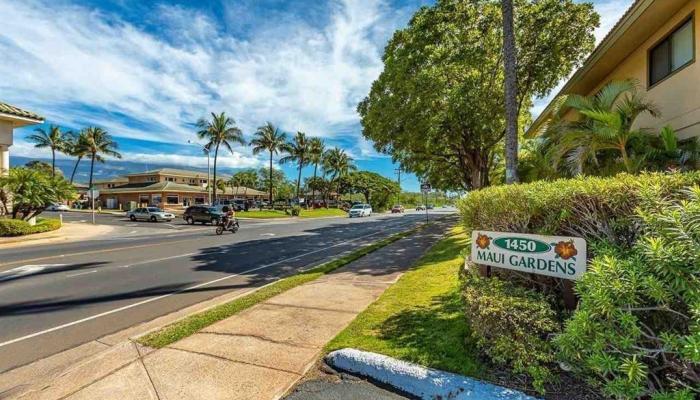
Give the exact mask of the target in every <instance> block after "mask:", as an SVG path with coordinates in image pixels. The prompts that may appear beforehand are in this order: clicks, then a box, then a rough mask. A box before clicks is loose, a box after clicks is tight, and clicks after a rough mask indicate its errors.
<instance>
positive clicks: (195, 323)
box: [136, 225, 422, 348]
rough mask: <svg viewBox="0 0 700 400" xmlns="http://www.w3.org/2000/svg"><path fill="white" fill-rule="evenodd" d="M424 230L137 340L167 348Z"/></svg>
mask: <svg viewBox="0 0 700 400" xmlns="http://www.w3.org/2000/svg"><path fill="white" fill-rule="evenodd" d="M421 228H422V225H421V226H418V227H414V228H411V229H409V230H406V231H403V232H399V233H396V234H393V235H391V236H389V237H387V238H385V239H382V240H379V241H376V242H374V243H372V244H369V245H367V246H364V247H362V248H360V249H357V250H354V251H353V252H351V253H349V254H347V255H345V256H343V257H340V258H336V259H334V260H332V261H328V262H325V263H323V264H321V265H319V266H317V267H314V268H312V269H309V270H308V271H304V272H301V273H299V274H296V275H292V276H290V277H287V278H283V279H280V280H278V281H276V282H274V283H272V284H269V285H266V286H263V287H261V288H259V289H257V290H255V291H254V292H251V293H248V294H246V295H244V296H242V297H239V298H236V299H234V300H232V301H230V302H227V303H224V304H220V305H218V306H215V307H213V308H211V309H209V310H206V311H202V312H200V313H197V314H193V315H190V316H188V317H185V318H184V319H182V320H179V321H177V322H175V323H172V324H170V325H166V326H165V327H163V328H161V329H159V330H157V331H155V332H151V333H148V334H146V335H144V336H142V337H139V338H137V339H136V341H137V342H138V343H140V344H142V345H144V346H149V347H153V348H162V347H165V346H167V345H169V344H172V343H175V342H177V341H178V340H181V339H184V338H186V337H188V336H190V335H193V334H194V333H197V332H198V331H200V330H201V329H204V328H206V327H207V326H210V325H212V324H214V323H216V322H218V321H221V320H224V319H226V318H229V317H231V316H233V315H235V314H237V313H239V312H241V311H243V310H245V309H247V308H250V307H252V306H254V305H256V304H258V303H261V302H263V301H265V300H268V299H270V298H272V297H274V296H277V295H278V294H281V293H283V292H286V291H287V290H290V289H292V288H295V287H297V286H299V285H303V284H304V283H308V282H311V281H313V280H315V279H318V278H320V277H321V276H323V275H325V274H327V273H329V272H331V271H334V270H336V269H338V268H340V267H342V266H345V265H347V264H349V263H351V262H353V261H355V260H357V259H359V258H361V257H363V256H365V255H367V254H369V253H371V252H373V251H376V250H378V249H380V248H382V247H385V246H387V245H389V244H391V243H393V242H395V241H397V240H399V239H402V238H404V237H406V236H409V235H411V234H413V233H415V232H417V231H418V230H419V229H421Z"/></svg>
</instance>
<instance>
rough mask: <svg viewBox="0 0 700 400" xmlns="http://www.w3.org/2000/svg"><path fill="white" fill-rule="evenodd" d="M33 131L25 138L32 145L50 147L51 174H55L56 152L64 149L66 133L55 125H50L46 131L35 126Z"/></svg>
mask: <svg viewBox="0 0 700 400" xmlns="http://www.w3.org/2000/svg"><path fill="white" fill-rule="evenodd" d="M34 132H35V133H33V134H31V135H29V136H28V137H27V139H28V140H29V141H31V142H34V147H37V148H49V149H51V174H52V175H56V152H57V151H58V152H63V151H64V150H65V148H66V139H67V138H66V134H64V133H63V132H62V131H61V128H60V127H59V126H56V125H50V126H49V130H48V132H47V131H46V130H45V129H44V128H37V129H35V130H34Z"/></svg>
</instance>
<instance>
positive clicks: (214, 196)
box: [209, 142, 219, 202]
mask: <svg viewBox="0 0 700 400" xmlns="http://www.w3.org/2000/svg"><path fill="white" fill-rule="evenodd" d="M218 156H219V143H218V142H217V143H216V149H215V150H214V185H213V190H214V194H213V196H212V199H213V201H214V202H216V159H217V157H218ZM209 185H211V182H209Z"/></svg>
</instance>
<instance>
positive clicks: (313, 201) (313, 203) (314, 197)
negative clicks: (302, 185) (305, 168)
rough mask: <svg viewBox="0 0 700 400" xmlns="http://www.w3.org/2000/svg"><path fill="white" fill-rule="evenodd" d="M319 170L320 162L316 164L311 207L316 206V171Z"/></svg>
mask: <svg viewBox="0 0 700 400" xmlns="http://www.w3.org/2000/svg"><path fill="white" fill-rule="evenodd" d="M317 170H318V163H315V164H314V180H313V182H314V185H313V188H312V189H311V208H313V207H315V206H316V171H317Z"/></svg>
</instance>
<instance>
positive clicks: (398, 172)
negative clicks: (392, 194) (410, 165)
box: [394, 165, 403, 204]
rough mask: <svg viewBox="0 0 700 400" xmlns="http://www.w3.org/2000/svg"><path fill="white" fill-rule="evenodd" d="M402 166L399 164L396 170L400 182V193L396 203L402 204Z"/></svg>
mask: <svg viewBox="0 0 700 400" xmlns="http://www.w3.org/2000/svg"><path fill="white" fill-rule="evenodd" d="M401 171H403V170H402V169H401V166H400V165H399V167H398V168H396V169H395V170H394V173H395V174H396V175H397V177H398V178H397V181H398V183H399V194H397V195H396V204H401Z"/></svg>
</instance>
